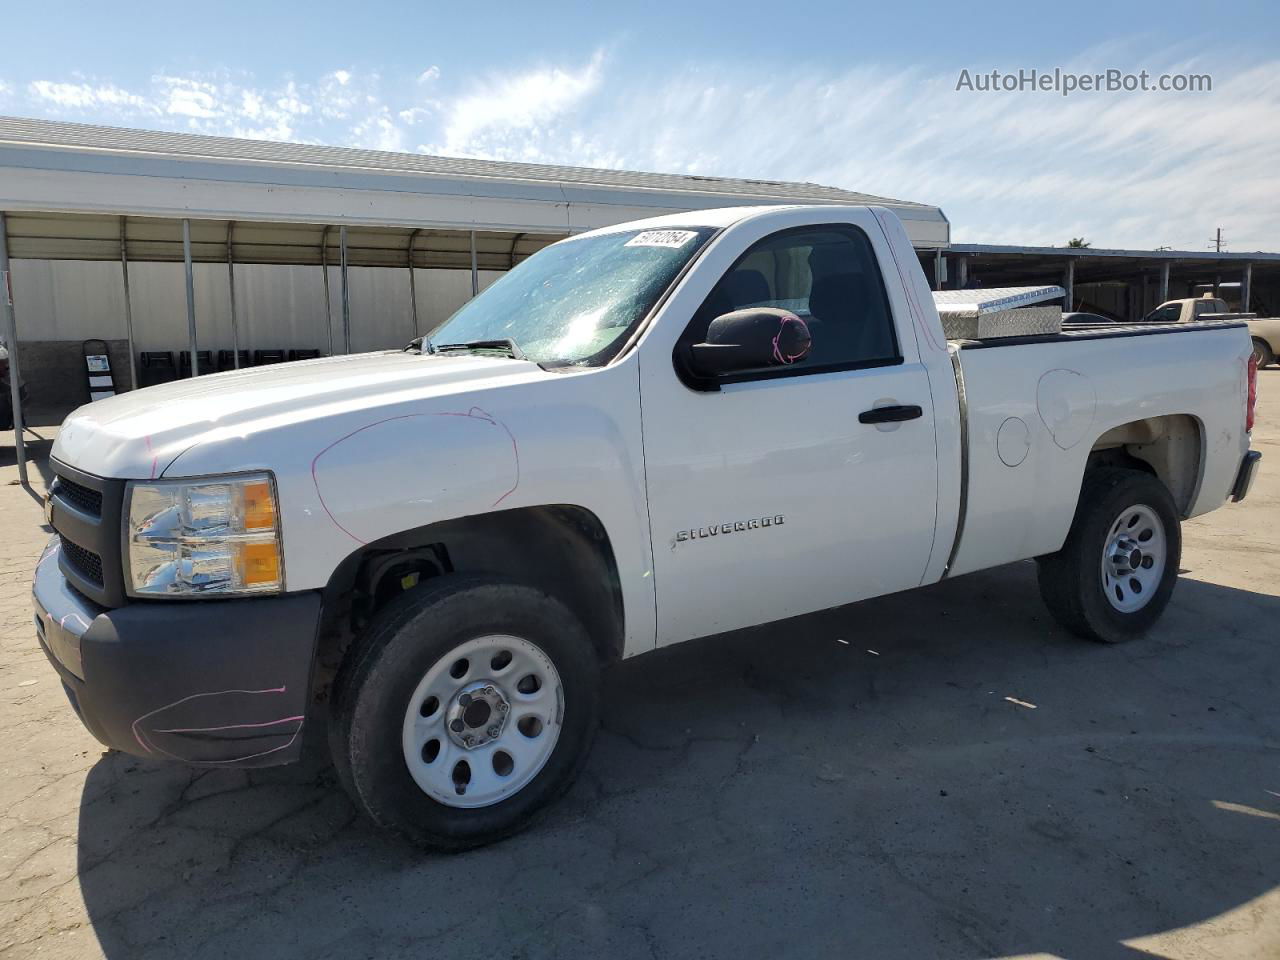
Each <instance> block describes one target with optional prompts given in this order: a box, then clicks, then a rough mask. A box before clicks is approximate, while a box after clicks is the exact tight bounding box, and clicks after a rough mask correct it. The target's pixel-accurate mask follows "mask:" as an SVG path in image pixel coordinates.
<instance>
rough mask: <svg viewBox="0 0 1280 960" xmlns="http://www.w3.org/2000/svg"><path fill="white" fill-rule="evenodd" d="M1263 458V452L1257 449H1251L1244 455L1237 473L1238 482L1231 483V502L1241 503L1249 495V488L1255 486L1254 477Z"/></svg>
mask: <svg viewBox="0 0 1280 960" xmlns="http://www.w3.org/2000/svg"><path fill="white" fill-rule="evenodd" d="M1261 460H1262V454H1261V453H1259V452H1258V451H1257V450H1250V451H1249V452H1248V453H1246V454H1245V455H1244V459H1243V460H1241V461H1240V470H1239V471H1238V472H1237V473H1236V482H1235V483H1233V484H1232V485H1231V502H1232V503H1239V502H1240V501H1241V500H1243V499H1244V498H1245V497H1247V496H1248V495H1249V488H1250V487H1252V486H1253V478H1254V477H1255V476H1256V475H1257V473H1258V464H1259V462H1260V461H1261Z"/></svg>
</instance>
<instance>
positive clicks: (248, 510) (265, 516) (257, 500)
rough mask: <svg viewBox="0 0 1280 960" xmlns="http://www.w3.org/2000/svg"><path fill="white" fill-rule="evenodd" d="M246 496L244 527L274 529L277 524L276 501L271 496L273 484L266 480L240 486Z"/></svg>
mask: <svg viewBox="0 0 1280 960" xmlns="http://www.w3.org/2000/svg"><path fill="white" fill-rule="evenodd" d="M240 491H241V493H240V495H241V496H242V497H243V498H244V499H243V503H244V528H245V529H246V530H274V529H275V526H276V501H275V498H274V497H273V496H271V484H270V483H268V482H267V481H265V480H259V481H256V482H254V483H246V484H245V485H244V486H242V487H241V488H240Z"/></svg>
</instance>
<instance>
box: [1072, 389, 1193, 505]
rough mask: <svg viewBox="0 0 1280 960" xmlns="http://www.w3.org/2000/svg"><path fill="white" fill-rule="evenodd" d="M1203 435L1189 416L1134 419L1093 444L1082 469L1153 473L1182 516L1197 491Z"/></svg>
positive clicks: (1108, 432)
mask: <svg viewBox="0 0 1280 960" xmlns="http://www.w3.org/2000/svg"><path fill="white" fill-rule="evenodd" d="M1203 434H1204V431H1203V430H1202V429H1201V426H1200V421H1199V420H1197V419H1196V418H1195V417H1193V416H1191V415H1190V414H1171V415H1168V416H1161V417H1148V418H1147V419H1145V420H1134V421H1132V422H1131V423H1125V424H1121V425H1120V426H1118V427H1113V428H1111V429H1110V430H1108V431H1107V432H1106V433H1104V434H1103V435H1102V436H1101V437H1099V438H1098V439H1097V440H1096V441H1095V442H1094V444H1093V449H1092V450H1091V451H1090V453H1089V461H1088V465H1087V467H1086V469H1087V470H1093V469H1096V468H1099V467H1127V468H1129V469H1131V470H1141V471H1143V472H1145V473H1150V474H1153V475H1154V476H1156V477H1157V478H1159V480H1160V482H1161V483H1163V484H1164V485H1165V488H1166V489H1167V490H1168V491H1169V493H1170V494H1171V495H1172V496H1173V502H1174V504H1175V505H1176V506H1177V508H1178V515H1179V516H1180V517H1185V516H1187V514H1188V513H1190V511H1191V505H1192V503H1194V502H1195V495H1196V491H1197V490H1198V489H1199V488H1200V471H1201V465H1202V463H1203V455H1202V448H1203V445H1204V436H1203Z"/></svg>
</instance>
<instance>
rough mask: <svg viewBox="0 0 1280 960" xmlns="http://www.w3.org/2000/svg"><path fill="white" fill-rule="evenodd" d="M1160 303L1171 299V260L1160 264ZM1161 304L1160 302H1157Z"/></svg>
mask: <svg viewBox="0 0 1280 960" xmlns="http://www.w3.org/2000/svg"><path fill="white" fill-rule="evenodd" d="M1158 299H1159V300H1160V303H1164V302H1165V301H1166V300H1168V299H1169V261H1168V260H1166V261H1165V262H1164V263H1162V264H1160V296H1159V298H1158ZM1157 306H1159V304H1157Z"/></svg>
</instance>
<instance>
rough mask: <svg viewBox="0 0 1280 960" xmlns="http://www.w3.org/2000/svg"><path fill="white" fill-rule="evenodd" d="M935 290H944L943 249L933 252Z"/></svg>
mask: <svg viewBox="0 0 1280 960" xmlns="http://www.w3.org/2000/svg"><path fill="white" fill-rule="evenodd" d="M933 289H935V290H941V289H942V248H941V247H939V248H938V249H937V250H935V251H933Z"/></svg>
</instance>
